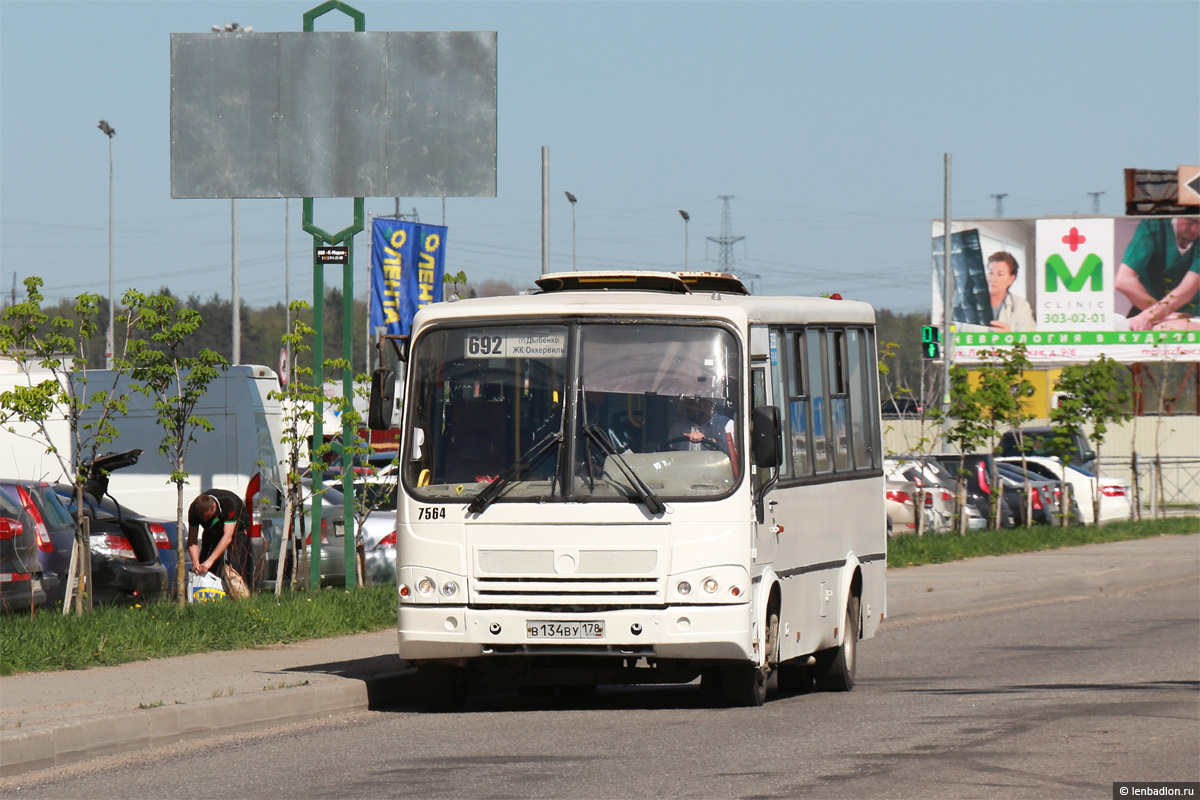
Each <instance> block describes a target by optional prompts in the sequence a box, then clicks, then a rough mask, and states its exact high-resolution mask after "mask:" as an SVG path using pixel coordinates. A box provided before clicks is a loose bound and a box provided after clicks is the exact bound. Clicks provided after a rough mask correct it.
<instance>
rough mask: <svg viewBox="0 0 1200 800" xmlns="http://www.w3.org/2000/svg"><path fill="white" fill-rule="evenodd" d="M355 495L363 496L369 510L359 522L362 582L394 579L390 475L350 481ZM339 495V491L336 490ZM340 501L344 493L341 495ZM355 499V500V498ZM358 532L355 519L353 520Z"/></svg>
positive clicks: (393, 502)
mask: <svg viewBox="0 0 1200 800" xmlns="http://www.w3.org/2000/svg"><path fill="white" fill-rule="evenodd" d="M354 492H355V497H356V498H358V497H360V496H361V497H363V498H364V501H365V504H366V505H365V507H366V508H369V509H371V511H370V513H368V514H367V518H366V519H365V520H364V521H363V525H362V543H363V554H364V560H365V562H366V567H367V576H366V583H368V584H383V583H391V584H394V583H395V582H396V497H397V493H398V487H397V486H396V479H395V477H393V476H388V475H382V476H367V477H364V478H361V479H359V480H356V481H355V482H354ZM339 494H341V493H340V492H339ZM343 502H345V500H344V496H343ZM356 502H357V499H356ZM354 526H355V535H356V536H357V535H358V529H357V528H358V521H357V520H355V521H354Z"/></svg>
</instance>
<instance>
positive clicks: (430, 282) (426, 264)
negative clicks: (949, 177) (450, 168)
mask: <svg viewBox="0 0 1200 800" xmlns="http://www.w3.org/2000/svg"><path fill="white" fill-rule="evenodd" d="M446 231H447V228H446V227H445V226H444V225H424V224H421V223H417V222H404V221H402V220H394V219H381V218H377V219H375V220H374V221H373V223H372V229H371V329H372V330H377V329H378V328H381V327H382V328H385V329H386V330H385V331H384V332H385V333H388V334H392V335H400V336H406V335H408V332H409V330H410V329H411V328H412V320H413V315H415V314H416V313H417V311H418V310H419V309H422V308H424V307H425V306H427V305H429V304H430V303H439V302H441V300H442V276H443V275H445V273H446Z"/></svg>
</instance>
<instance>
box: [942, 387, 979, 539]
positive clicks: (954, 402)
mask: <svg viewBox="0 0 1200 800" xmlns="http://www.w3.org/2000/svg"><path fill="white" fill-rule="evenodd" d="M949 394H950V405H949V407H948V409H947V410H946V411H945V412H943V411H942V410H941V409H940V408H936V409H931V411H930V417H931V418H932V419H933V420H934V421H935V422H937V423H938V424H940V425H941V428H942V438H943V440H945V442H946V444H947V445H949V446H953V447H957V448H958V451H959V452H960V453H970V452H973V451H974V450H977V449H978V448H979V447H980V446H982V445H983V443H984V442H985V441H987V437H988V429H989V426H988V422H987V420H985V419H984V416H983V411H982V408H981V406H980V404H979V402H978V398H977V397H976V394H975V390H974V389H973V388H972V387H971V378H970V373H969V372H968V370H967V369H966V368H964V367H960V366H955V367H951V368H950V393H949ZM966 499H967V482H966V475H965V472H964V470H963V469H962V467H961V464H960V468H959V471H958V491H957V493H956V497H955V503H954V505H955V512H956V515H957V517H958V532H959V535H966V525H967V518H966V514H964V513H963V508H964V506H965V505H966Z"/></svg>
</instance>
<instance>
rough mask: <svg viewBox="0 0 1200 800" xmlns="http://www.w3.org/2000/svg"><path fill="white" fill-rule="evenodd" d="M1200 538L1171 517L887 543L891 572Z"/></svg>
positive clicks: (1188, 524) (1197, 527)
mask: <svg viewBox="0 0 1200 800" xmlns="http://www.w3.org/2000/svg"><path fill="white" fill-rule="evenodd" d="M1190 533H1200V518H1196V517H1171V518H1168V519H1159V520H1142V521H1138V522H1110V523H1108V524H1106V525H1098V526H1097V525H1075V526H1072V527H1069V528H1062V527H1054V526H1049V525H1037V526H1034V527H1032V528H1010V529H1007V530H999V531H968V532H967V535H966V536H956V535H955V534H952V533H951V534H937V535H930V536H910V535H904V536H896V537H894V538H893V539H890V540H889V541H888V569H898V568H902V567H913V566H919V565H921V564H941V563H944V562H947V561H961V560H963V559H968V558H978V557H979V556H1001V555H1006V554H1008V553H1032V552H1035V551H1038V550H1055V549H1058V548H1060V547H1078V546H1079V545H1084V544H1100V543H1103V542H1122V541H1127V540H1130V539H1148V538H1150V537H1152V536H1164V535H1184V534H1190Z"/></svg>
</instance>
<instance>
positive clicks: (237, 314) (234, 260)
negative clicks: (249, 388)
mask: <svg viewBox="0 0 1200 800" xmlns="http://www.w3.org/2000/svg"><path fill="white" fill-rule="evenodd" d="M212 29H213V32H214V33H253V32H254V28H252V27H250V26H246V27H242V26H241V25H239V24H237V23H236V22H226V23H224V24H222V25H213V26H212ZM230 204H231V207H230V212H229V213H230V217H231V232H230V245H229V250H230V253H229V260H230V262H231V264H232V269H231V274H230V282H231V283H232V284H233V287H232V290H231V291H230V316H231V317H232V318H233V331H232V337H233V352H232V354H231V355H232V358H231V359H230V363H231V364H240V363H242V314H241V311H242V297H241V292H240V286H239V285H240V284H241V280H240V279H239V275H238V201H237V198H236V197H234V198H233V199H232V200H231V201H230Z"/></svg>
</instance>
